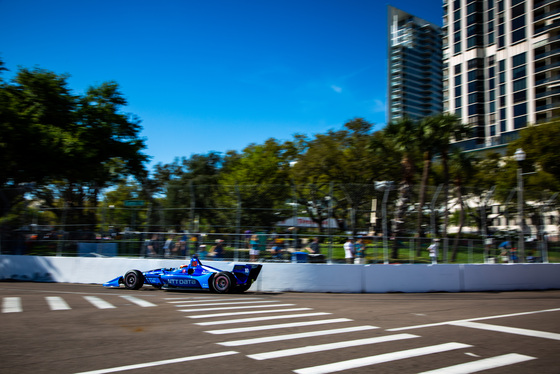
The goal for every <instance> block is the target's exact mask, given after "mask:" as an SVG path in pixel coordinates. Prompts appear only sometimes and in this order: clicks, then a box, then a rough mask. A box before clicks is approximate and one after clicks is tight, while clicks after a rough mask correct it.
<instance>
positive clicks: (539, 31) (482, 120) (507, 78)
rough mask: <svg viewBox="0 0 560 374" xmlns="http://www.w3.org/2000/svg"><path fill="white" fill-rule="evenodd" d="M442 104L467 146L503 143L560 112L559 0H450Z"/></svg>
mask: <svg viewBox="0 0 560 374" xmlns="http://www.w3.org/2000/svg"><path fill="white" fill-rule="evenodd" d="M443 10H444V19H443V27H442V31H443V103H444V105H443V111H444V112H450V113H455V114H457V115H459V116H460V117H461V119H462V121H463V123H468V124H470V125H471V126H472V129H473V132H472V134H471V138H470V139H468V140H465V141H463V142H461V143H460V146H461V147H462V148H463V149H466V150H469V149H476V148H485V147H491V146H499V145H504V144H507V143H508V142H510V141H511V140H513V139H515V138H517V136H518V131H519V129H522V128H524V127H526V126H527V124H536V123H543V122H548V121H551V120H553V119H558V118H559V117H560V1H558V0H444V1H443Z"/></svg>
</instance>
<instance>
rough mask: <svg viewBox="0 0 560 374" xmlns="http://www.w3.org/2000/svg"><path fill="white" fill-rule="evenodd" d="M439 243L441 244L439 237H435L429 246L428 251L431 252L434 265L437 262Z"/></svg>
mask: <svg viewBox="0 0 560 374" xmlns="http://www.w3.org/2000/svg"><path fill="white" fill-rule="evenodd" d="M438 245H439V239H434V241H433V242H432V244H430V246H429V247H428V253H429V254H430V259H431V260H432V264H434V265H435V264H437V258H438Z"/></svg>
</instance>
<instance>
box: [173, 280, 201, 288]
mask: <svg viewBox="0 0 560 374" xmlns="http://www.w3.org/2000/svg"><path fill="white" fill-rule="evenodd" d="M168 281H169V284H170V285H172V286H183V287H185V286H197V285H198V282H197V281H195V280H194V279H173V278H172V279H169V280H168Z"/></svg>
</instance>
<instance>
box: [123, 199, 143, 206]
mask: <svg viewBox="0 0 560 374" xmlns="http://www.w3.org/2000/svg"><path fill="white" fill-rule="evenodd" d="M145 203H146V202H145V201H144V200H125V201H124V206H144V204H145Z"/></svg>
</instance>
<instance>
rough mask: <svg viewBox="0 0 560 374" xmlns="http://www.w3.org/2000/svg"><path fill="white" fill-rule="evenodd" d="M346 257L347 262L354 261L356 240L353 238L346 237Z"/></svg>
mask: <svg viewBox="0 0 560 374" xmlns="http://www.w3.org/2000/svg"><path fill="white" fill-rule="evenodd" d="M344 257H345V258H346V263H347V264H352V263H354V240H353V239H352V238H348V239H346V243H344Z"/></svg>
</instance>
